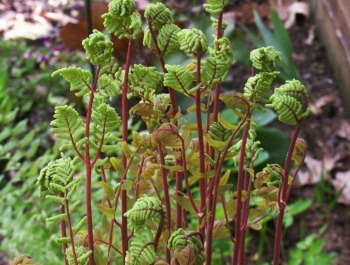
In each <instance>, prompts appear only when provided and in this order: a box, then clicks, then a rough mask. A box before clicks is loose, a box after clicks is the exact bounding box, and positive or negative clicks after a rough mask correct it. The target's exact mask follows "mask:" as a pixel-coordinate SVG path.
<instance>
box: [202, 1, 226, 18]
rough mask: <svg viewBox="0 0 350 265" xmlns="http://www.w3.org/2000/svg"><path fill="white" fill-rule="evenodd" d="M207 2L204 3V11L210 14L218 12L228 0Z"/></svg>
mask: <svg viewBox="0 0 350 265" xmlns="http://www.w3.org/2000/svg"><path fill="white" fill-rule="evenodd" d="M207 2H208V4H204V5H203V6H204V8H205V11H207V12H208V13H210V14H214V15H216V14H219V13H221V12H222V11H223V10H224V7H225V6H227V5H228V2H229V1H228V0H207Z"/></svg>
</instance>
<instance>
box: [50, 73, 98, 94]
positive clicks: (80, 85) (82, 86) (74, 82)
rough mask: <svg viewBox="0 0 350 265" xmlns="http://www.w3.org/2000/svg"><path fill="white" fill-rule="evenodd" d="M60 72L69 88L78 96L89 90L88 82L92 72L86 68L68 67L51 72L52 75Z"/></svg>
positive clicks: (90, 80) (90, 79) (89, 82)
mask: <svg viewBox="0 0 350 265" xmlns="http://www.w3.org/2000/svg"><path fill="white" fill-rule="evenodd" d="M58 74H60V75H61V76H62V77H63V78H64V79H65V80H66V81H67V82H69V83H70V90H71V91H75V90H78V92H76V93H75V95H76V96H78V97H83V96H85V95H86V94H88V93H89V92H90V84H91V82H92V74H91V73H90V71H88V70H83V69H81V68H77V67H68V68H62V69H59V70H56V71H55V72H53V73H52V75H51V76H52V77H55V76H56V75H58Z"/></svg>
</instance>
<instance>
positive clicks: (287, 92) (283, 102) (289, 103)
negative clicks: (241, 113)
mask: <svg viewBox="0 0 350 265" xmlns="http://www.w3.org/2000/svg"><path fill="white" fill-rule="evenodd" d="M270 100H271V102H272V103H271V104H266V106H267V107H272V108H274V109H275V111H276V112H277V113H278V119H279V120H280V121H282V122H284V123H286V124H290V125H295V124H297V123H298V122H299V121H300V120H301V119H303V118H305V117H307V116H308V115H309V114H310V108H309V106H308V104H309V99H308V95H307V91H306V88H305V86H304V85H303V84H302V83H301V82H300V81H298V80H291V81H287V82H286V84H284V85H282V86H281V87H279V88H276V89H275V93H274V94H273V95H272V96H271V97H270Z"/></svg>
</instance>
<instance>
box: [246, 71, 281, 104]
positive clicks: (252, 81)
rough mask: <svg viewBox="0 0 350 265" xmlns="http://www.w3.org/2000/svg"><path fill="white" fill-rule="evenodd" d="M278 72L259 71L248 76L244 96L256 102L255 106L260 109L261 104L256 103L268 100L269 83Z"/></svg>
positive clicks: (263, 102) (269, 92)
mask: <svg viewBox="0 0 350 265" xmlns="http://www.w3.org/2000/svg"><path fill="white" fill-rule="evenodd" d="M277 74H278V72H271V73H269V72H261V73H259V74H257V75H255V76H253V77H250V78H249V79H248V81H247V83H246V84H245V86H244V94H243V95H244V96H245V97H247V98H248V99H249V101H250V102H253V103H256V107H257V108H258V109H260V110H262V111H264V110H265V108H264V107H263V106H261V105H260V104H258V103H262V104H266V103H268V102H269V101H270V96H271V84H272V82H273V80H274V79H275V78H276V75H277Z"/></svg>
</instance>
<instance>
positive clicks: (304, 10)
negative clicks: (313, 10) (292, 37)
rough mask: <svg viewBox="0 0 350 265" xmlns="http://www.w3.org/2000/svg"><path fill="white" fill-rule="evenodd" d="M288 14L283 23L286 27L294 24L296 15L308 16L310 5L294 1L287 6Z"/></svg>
mask: <svg viewBox="0 0 350 265" xmlns="http://www.w3.org/2000/svg"><path fill="white" fill-rule="evenodd" d="M288 14H289V15H288V19H287V20H286V22H285V23H284V25H285V27H286V28H287V29H289V28H290V27H292V26H293V25H294V23H295V19H296V16H297V15H303V16H305V17H306V18H308V17H309V16H310V7H309V5H308V4H307V3H305V2H294V3H293V4H291V5H290V6H289V7H288Z"/></svg>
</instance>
